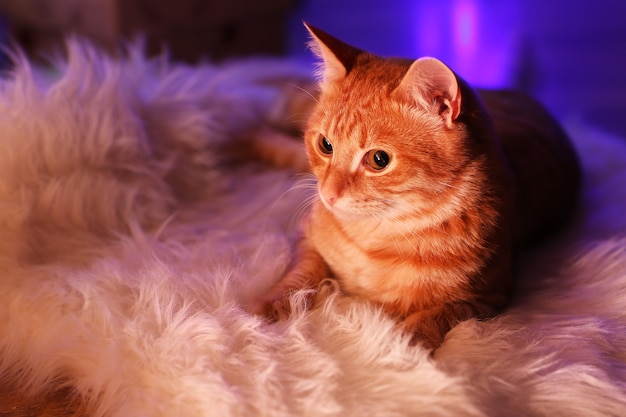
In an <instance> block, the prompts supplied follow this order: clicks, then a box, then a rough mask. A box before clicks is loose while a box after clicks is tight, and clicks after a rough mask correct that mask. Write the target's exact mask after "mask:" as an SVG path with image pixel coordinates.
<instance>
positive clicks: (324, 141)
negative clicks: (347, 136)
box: [319, 135, 333, 155]
mask: <svg viewBox="0 0 626 417" xmlns="http://www.w3.org/2000/svg"><path fill="white" fill-rule="evenodd" d="M319 148H320V151H322V153H325V154H326V155H330V154H331V153H333V144H332V143H330V141H329V140H328V138H326V136H324V135H320V139H319Z"/></svg>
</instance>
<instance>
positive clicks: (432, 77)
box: [395, 57, 461, 128]
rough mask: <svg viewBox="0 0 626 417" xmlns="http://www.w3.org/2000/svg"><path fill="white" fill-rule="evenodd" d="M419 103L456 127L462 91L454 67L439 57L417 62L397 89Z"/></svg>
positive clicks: (450, 126) (447, 123) (399, 92)
mask: <svg viewBox="0 0 626 417" xmlns="http://www.w3.org/2000/svg"><path fill="white" fill-rule="evenodd" d="M395 93H396V94H400V95H402V96H403V97H405V98H408V99H410V100H415V101H417V102H418V103H420V104H421V105H422V106H423V107H425V108H426V109H428V110H430V111H436V112H437V113H438V114H439V115H441V117H443V119H444V120H445V122H446V126H448V128H452V125H453V122H454V120H456V118H457V117H458V116H459V113H460V112H461V90H460V88H459V83H458V81H457V79H456V76H455V75H454V73H453V72H452V70H451V69H450V68H448V67H447V66H446V65H445V64H444V63H443V62H441V61H439V60H438V59H436V58H430V57H426V58H419V59H417V60H415V61H414V62H413V63H412V64H411V67H410V68H409V70H408V71H407V73H406V74H405V76H404V78H402V81H400V85H399V86H398V87H397V88H396V90H395Z"/></svg>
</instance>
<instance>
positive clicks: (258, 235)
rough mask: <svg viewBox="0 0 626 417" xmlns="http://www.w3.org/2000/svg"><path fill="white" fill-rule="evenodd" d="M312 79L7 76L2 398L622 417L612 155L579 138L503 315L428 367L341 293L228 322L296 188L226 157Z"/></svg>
mask: <svg viewBox="0 0 626 417" xmlns="http://www.w3.org/2000/svg"><path fill="white" fill-rule="evenodd" d="M309 82H310V80H309V76H308V70H307V71H305V72H303V71H302V70H301V69H299V68H297V67H294V66H293V65H291V64H290V63H287V62H282V61H279V62H276V61H274V62H269V61H254V62H240V63H233V64H229V65H225V66H220V67H213V66H200V67H184V66H177V65H173V64H171V63H168V62H167V60H165V59H157V60H155V61H147V60H146V59H144V58H143V56H142V54H141V53H140V52H138V49H137V48H134V49H133V48H131V50H130V52H129V53H128V54H127V55H126V56H125V57H124V58H123V59H121V60H114V59H111V58H108V57H106V56H104V55H102V54H100V53H98V52H97V51H95V50H93V49H92V48H91V47H89V46H86V45H84V44H80V43H71V44H70V47H69V54H68V58H67V59H62V60H58V62H57V64H56V65H55V67H54V69H47V70H45V71H41V70H36V69H35V68H34V67H32V66H30V65H29V64H28V62H27V60H26V59H24V58H18V59H17V65H16V68H15V70H14V72H12V73H10V74H6V75H5V77H4V78H3V79H2V80H1V91H0V376H1V379H0V381H2V386H3V387H10V388H11V389H14V390H17V391H19V392H22V393H26V394H29V395H33V397H32V398H33V400H32V401H37V399H38V398H43V395H44V394H46V393H48V392H50V391H54V390H57V389H59V388H62V387H66V388H67V387H69V389H67V390H66V391H67V392H71V395H72V396H75V399H76V401H78V402H79V403H80V404H82V406H81V407H82V408H81V409H82V410H86V411H85V412H86V414H87V415H93V416H123V417H135V416H176V417H183V416H194V417H197V416H272V417H276V416H476V417H478V416H551V417H553V416H567V417H574V416H580V417H590V416H623V415H624V414H625V413H626V240H625V239H626V238H625V232H626V185H625V184H626V143H625V142H622V141H620V140H618V139H616V138H612V137H610V136H608V135H605V134H602V133H600V132H597V131H594V130H592V129H590V128H587V127H584V126H580V125H578V126H577V125H573V124H570V125H569V130H570V132H571V134H572V136H573V138H574V140H575V142H576V145H577V148H578V150H579V153H580V155H581V158H582V162H583V165H584V170H585V185H584V190H583V195H582V197H581V203H580V207H579V209H578V212H577V215H576V216H575V218H574V219H573V221H572V222H571V224H570V226H569V227H568V228H567V229H565V230H564V231H563V232H562V233H561V234H560V235H558V236H556V237H555V238H554V239H553V240H551V241H550V242H547V243H546V244H544V245H543V246H542V247H539V248H536V249H535V250H534V251H533V252H532V253H528V254H527V255H526V256H525V257H524V258H523V259H520V261H519V265H518V276H519V281H520V285H519V290H518V294H517V297H516V298H515V300H514V303H513V304H512V305H511V306H510V307H509V308H508V309H507V310H506V311H505V312H504V314H502V315H501V316H499V317H498V318H496V319H494V320H490V321H486V322H478V321H474V320H470V321H467V322H464V323H462V324H461V325H459V326H457V327H456V328H454V329H453V330H452V331H451V332H450V333H449V334H448V336H447V338H446V340H445V342H444V344H443V346H442V347H441V348H440V349H438V350H437V351H436V353H435V354H434V355H432V356H431V355H430V353H429V352H427V351H425V350H424V349H422V348H421V347H420V346H410V345H409V343H408V339H407V338H406V337H405V336H403V335H402V334H401V332H400V330H399V329H398V328H396V326H395V325H394V323H393V322H392V321H391V320H390V319H389V318H387V317H386V316H385V315H383V314H381V313H380V312H379V311H378V310H376V309H375V308H374V307H372V306H369V305H367V304H365V303H363V302H359V301H356V300H351V299H348V298H345V297H342V296H340V295H338V294H333V295H331V296H330V297H329V298H328V299H327V300H326V301H325V302H324V303H323V305H322V306H321V307H319V308H316V309H314V310H313V311H305V310H304V309H301V308H299V306H300V304H301V302H302V299H303V297H302V294H296V295H295V297H294V299H293V305H294V309H295V312H294V315H293V316H292V317H291V318H290V319H288V320H285V321H281V322H278V323H273V324H270V323H267V322H265V321H264V320H262V319H261V318H259V317H257V316H254V315H251V314H249V313H247V312H246V309H245V306H246V304H247V303H249V302H250V301H251V300H253V299H254V298H255V297H256V296H257V295H259V294H261V293H263V291H265V290H266V289H267V288H268V287H269V286H271V285H272V283H273V282H274V281H275V280H277V279H278V278H279V277H280V276H281V274H282V273H283V272H284V270H285V268H286V267H287V265H288V263H289V261H290V257H291V255H292V252H291V248H292V246H293V243H294V239H295V238H294V229H295V228H296V226H297V223H298V218H299V216H300V215H301V212H302V210H303V208H304V207H305V206H306V202H307V199H308V198H310V196H311V195H312V191H311V187H310V184H311V182H310V181H308V182H307V181H306V180H305V181H304V182H303V181H302V177H299V176H297V175H294V172H293V171H291V170H289V169H278V168H276V167H271V166H268V165H267V164H265V165H264V164H261V163H257V162H255V161H250V162H241V161H242V160H241V159H239V161H240V162H239V163H237V164H235V163H233V164H231V165H229V164H227V163H225V162H224V161H226V160H227V159H228V155H225V153H226V151H224V150H223V149H232V148H237V147H240V149H244V148H246V147H248V146H251V142H252V141H254V140H255V138H256V137H258V136H259V135H263V134H264V133H263V132H268V131H269V130H268V129H274V130H276V129H283V128H284V129H288V128H290V127H291V126H293V127H297V126H298V125H299V124H301V122H302V121H303V120H304V119H306V114H303V113H302V112H301V111H299V110H298V106H297V105H295V104H294V103H293V102H294V101H297V100H295V98H294V97H295V95H296V92H297V91H298V89H297V88H293V87H292V86H294V85H308V84H309ZM299 99H301V97H300V98H298V100H299ZM305 107H306V106H305ZM294 141H297V139H294ZM294 143H297V142H294ZM307 184H309V186H307ZM346 262H349V260H346ZM26 394H25V395H26ZM3 415H4V414H3Z"/></svg>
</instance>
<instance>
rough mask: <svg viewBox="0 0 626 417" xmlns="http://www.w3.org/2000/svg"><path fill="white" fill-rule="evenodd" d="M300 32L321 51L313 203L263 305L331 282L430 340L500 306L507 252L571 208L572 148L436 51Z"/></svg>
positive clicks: (310, 144)
mask: <svg viewBox="0 0 626 417" xmlns="http://www.w3.org/2000/svg"><path fill="white" fill-rule="evenodd" d="M307 28H308V29H309V31H310V33H311V36H312V48H313V50H314V52H315V53H316V54H317V55H318V56H319V57H320V58H321V60H322V66H321V71H320V76H321V79H320V85H319V87H320V96H319V101H318V103H317V105H316V107H315V108H314V110H313V112H312V114H311V116H310V119H309V122H308V127H307V130H306V132H305V146H306V151H307V155H308V159H309V163H310V165H311V170H312V172H313V174H314V175H315V177H317V180H318V190H319V193H318V194H319V198H318V200H317V202H316V203H314V205H313V206H312V208H311V211H310V213H309V214H308V216H307V217H306V219H305V220H304V223H303V239H302V241H301V242H300V247H299V249H298V253H297V255H296V258H295V260H294V262H293V265H292V268H291V270H290V271H289V272H288V273H287V274H286V276H285V277H284V278H283V279H282V280H281V281H280V282H279V283H278V284H277V285H276V287H275V288H273V289H272V290H271V292H270V293H269V294H268V295H267V297H265V298H264V299H263V300H261V304H260V305H261V306H262V307H261V308H260V310H262V311H264V312H265V314H268V315H282V314H284V313H286V312H288V310H289V307H288V305H289V304H288V295H289V293H290V292H291V291H293V290H295V289H299V288H317V286H318V285H319V284H320V282H322V281H323V280H324V279H325V278H327V277H333V278H335V279H336V280H337V282H338V285H339V287H340V288H341V290H342V292H344V293H347V294H349V295H356V296H361V297H364V298H365V299H367V300H370V301H371V302H372V303H374V304H376V305H379V306H380V307H382V308H383V309H384V311H386V312H387V313H388V314H390V315H391V316H393V317H394V318H396V319H397V320H398V321H400V322H402V324H403V326H404V328H405V329H406V330H407V331H409V332H411V333H412V334H413V335H415V336H414V338H413V340H414V341H415V342H418V343H422V344H423V345H424V346H426V347H429V348H436V347H437V346H439V345H440V344H441V342H442V341H443V338H444V336H445V334H446V332H448V330H450V329H451V328H452V327H453V326H454V325H455V324H457V323H458V322H460V321H463V320H467V319H469V318H472V317H477V318H488V317H492V316H493V315H495V314H496V313H497V312H498V311H499V310H500V309H501V308H502V307H503V306H504V305H505V304H506V303H507V301H508V300H509V297H510V295H511V289H512V272H511V262H512V253H513V250H514V249H517V248H519V247H521V246H524V245H527V244H528V243H531V242H533V241H535V240H537V239H538V238H541V237H542V236H543V235H544V234H546V233H548V232H549V231H551V229H553V228H555V227H556V226H558V224H559V223H561V221H562V220H563V219H564V218H566V217H567V214H568V213H569V212H571V210H572V208H573V207H574V205H575V201H576V198H577V194H578V190H579V186H580V167H579V163H578V159H577V156H576V153H575V151H574V149H573V147H572V145H571V144H570V142H569V140H568V138H567V136H566V135H565V134H564V132H563V131H562V129H561V128H560V127H559V125H558V124H557V123H556V122H555V121H554V120H553V119H552V117H551V116H550V115H549V114H548V113H547V112H546V111H545V110H544V109H543V108H542V107H541V106H540V105H539V104H538V103H536V102H534V101H532V100H531V99H529V98H527V97H525V96H523V95H521V94H517V93H513V92H507V91H481V92H480V93H477V92H476V91H475V90H473V89H472V88H470V87H469V86H468V84H467V83H466V82H465V81H463V79H461V78H460V77H459V76H457V75H456V74H455V73H454V72H452V71H451V70H450V69H449V68H448V67H447V66H446V65H444V64H443V63H442V62H440V61H438V60H436V59H434V58H420V59H417V60H405V59H396V58H381V57H378V56H375V55H372V54H370V53H367V52H364V51H361V50H359V49H357V48H354V47H352V46H350V45H347V44H345V43H343V42H341V41H339V40H337V39H335V38H333V37H332V36H330V35H328V34H326V33H324V32H323V31H321V30H319V29H317V28H314V27H312V26H307Z"/></svg>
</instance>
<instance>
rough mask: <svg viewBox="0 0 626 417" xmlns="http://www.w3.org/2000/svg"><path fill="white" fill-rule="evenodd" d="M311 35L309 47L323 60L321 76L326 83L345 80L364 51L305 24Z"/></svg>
mask: <svg viewBox="0 0 626 417" xmlns="http://www.w3.org/2000/svg"><path fill="white" fill-rule="evenodd" d="M303 23H304V26H305V27H306V28H307V30H308V31H309V33H310V34H311V42H309V47H310V48H311V50H312V51H313V53H314V54H315V55H317V57H318V58H320V59H321V60H322V66H321V71H320V72H321V76H322V80H323V82H324V83H331V82H334V81H339V80H341V79H343V78H344V77H345V76H346V75H348V73H349V72H350V70H352V67H353V66H354V63H355V62H356V58H357V57H358V56H359V55H360V54H361V53H363V51H362V50H360V49H358V48H355V47H353V46H350V45H348V44H346V43H344V42H342V41H340V40H339V39H336V38H334V37H332V36H331V35H329V34H328V33H326V32H324V31H323V30H321V29H318V28H316V27H315V26H311V25H309V24H307V23H306V22H303Z"/></svg>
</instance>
